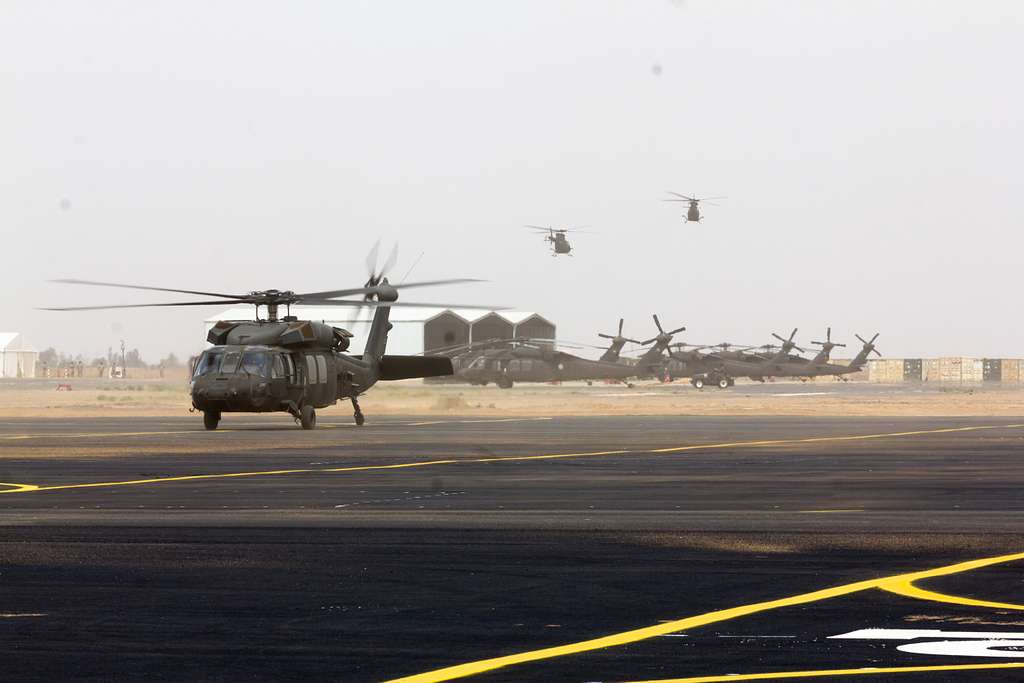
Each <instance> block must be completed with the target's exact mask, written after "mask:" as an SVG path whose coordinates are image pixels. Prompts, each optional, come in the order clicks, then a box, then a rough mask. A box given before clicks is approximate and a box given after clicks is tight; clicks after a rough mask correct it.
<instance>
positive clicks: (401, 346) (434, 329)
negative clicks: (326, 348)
mask: <svg viewBox="0 0 1024 683" xmlns="http://www.w3.org/2000/svg"><path fill="white" fill-rule="evenodd" d="M252 312H253V309H252V308H251V307H249V308H230V309H228V310H226V311H221V312H220V313H218V314H217V315H216V316H213V317H210V318H207V319H206V321H205V323H206V332H207V333H208V332H209V331H210V328H211V327H213V325H214V324H215V323H216V322H217V321H218V320H252ZM281 312H282V314H283V312H284V311H283V310H282V311H281ZM291 315H293V316H295V317H297V318H298V319H299V320H316V321H319V322H324V323H326V324H328V325H331V326H333V327H340V328H343V329H346V330H348V331H349V332H351V333H352V334H353V335H355V336H354V337H353V339H352V345H351V347H350V348H349V351H351V352H352V353H362V350H363V345H364V344H365V343H366V335H367V334H368V333H369V331H370V321H371V320H372V319H373V309H371V308H369V307H365V308H362V309H360V308H356V307H352V308H348V307H344V308H343V307H338V306H292V307H291ZM390 320H391V325H392V327H391V332H389V333H388V353H394V354H405V355H411V354H416V353H423V352H424V351H425V350H427V348H428V347H429V348H432V349H434V348H439V347H442V346H447V345H451V344H459V343H464V342H467V341H474V340H475V341H480V340H481V339H491V338H494V337H503V338H508V337H512V336H515V335H517V334H520V333H522V334H530V335H531V336H536V337H546V338H553V337H554V336H555V325H554V323H552V322H550V321H549V320H547V319H546V318H544V317H542V316H540V315H538V314H536V313H533V312H530V311H484V310H477V309H465V308H401V307H397V308H393V309H392V310H391V316H390ZM474 330H476V331H478V332H479V333H480V334H479V335H476V336H474ZM538 332H541V333H538ZM428 340H429V341H428Z"/></svg>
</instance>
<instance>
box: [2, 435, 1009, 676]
mask: <svg viewBox="0 0 1024 683" xmlns="http://www.w3.org/2000/svg"><path fill="white" fill-rule="evenodd" d="M222 424H223V427H224V428H225V429H224V430H222V431H218V432H215V433H209V432H205V431H203V430H202V429H201V424H200V422H199V420H198V419H173V418H171V419H168V418H162V419H153V418H139V419H88V420H60V421H50V420H13V421H12V420H6V421H0V482H6V484H5V485H0V489H8V490H12V491H14V490H15V489H16V488H19V487H20V488H21V490H20V491H14V492H11V493H0V524H2V526H0V646H2V648H3V651H4V653H5V662H4V666H3V669H2V674H0V678H2V679H4V680H19V679H32V680H57V679H68V678H74V679H91V680H139V679H157V680H174V681H195V680H210V681H221V680H223V681H235V680H247V681H249V680H261V681H262V680H267V681H270V680H345V681H347V680H355V681H363V680H383V679H388V678H393V677H397V676H402V675H411V674H415V673H419V672H423V671H428V670H431V669H434V668H438V667H443V666H449V665H453V664H459V663H463V662H470V661H475V660H479V659H485V658H490V657H494V656H498V655H504V654H512V653H519V652H524V651H529V650H534V649H538V648H542V647H548V646H553V645H561V644H566V643H574V642H578V641H582V640H585V639H588V638H593V637H599V636H605V635H609V634H614V633H618V632H622V631H625V630H629V629H634V628H639V627H644V626H650V625H655V624H658V623H660V622H662V621H665V620H674V619H679V618H682V617H688V616H693V615H699V614H703V613H706V612H710V611H714V610H719V609H723V608H728V607H735V606H741V605H747V604H750V603H754V602H758V601H762V600H770V599H778V598H786V597H789V596H793V595H797V594H801V593H806V592H809V591H813V590H818V589H821V588H826V587H830V586H837V585H842V584H847V583H850V582H854V581H859V580H863V579H870V578H878V577H885V576H891V575H895V574H899V573H902V572H909V571H919V570H926V569H932V568H935V567H940V566H943V565H949V564H954V563H957V562H962V561H966V560H974V559H979V558H985V557H991V556H996V555H1003V554H1008V553H1015V552H1024V524H1022V522H1024V495H1022V493H1021V492H1022V487H1024V464H1022V454H1024V428H1022V427H1010V426H1007V425H1016V424H1024V418H1022V419H1019V420H1014V419H1006V418H990V419H982V418H941V419H940V418H935V419H929V418H912V419H906V418H888V419H866V418H848V419H843V418H829V419H824V418H813V419H812V418H723V417H716V418H704V417H635V418H610V417H599V418H598V417H595V418H557V419H553V420H515V421H493V420H486V421H482V420H472V419H467V420H459V419H457V418H455V419H438V418H436V417H423V418H417V417H409V418H373V419H372V421H371V423H370V424H368V425H367V426H366V427H364V428H361V429H356V428H354V427H351V426H350V425H349V424H348V422H347V421H346V420H343V419H337V420H336V421H335V422H330V423H322V426H323V427H324V428H323V429H318V430H316V431H313V432H303V431H301V430H299V429H297V428H295V427H294V426H293V424H292V423H291V421H290V420H288V419H286V418H280V417H266V418H262V417H256V416H242V417H233V416H229V417H228V418H226V419H225V421H224V422H223V423H222ZM979 427H982V428H983V429H977V428H979ZM951 428H968V430H967V431H946V432H936V430H946V429H951ZM907 432H924V433H917V434H906V433H907ZM894 433H900V434H903V435H901V436H878V437H877V438H875V437H876V435H887V434H889V435H891V434H894ZM854 436H856V437H864V436H872V437H873V438H857V439H847V438H845V437H854ZM803 439H819V440H816V441H801V440H803ZM755 441H756V442H761V443H758V444H756V445H754V444H751V443H749V442H755ZM765 441H769V442H770V441H777V443H763V442H765ZM691 446H699V448H694V449H690V450H675V451H668V452H656V451H659V450H661V449H679V448H685V447H691ZM609 451H612V452H609ZM614 451H626V452H624V453H617V452H614ZM549 455H569V456H570V457H561V458H541V457H538V456H549ZM394 465H401V467H387V468H384V466H394ZM367 467H368V468H377V469H356V470H353V469H346V468H367ZM339 469H340V470H341V471H328V470H339ZM295 470H297V471H295ZM283 471H284V472H283ZM239 474H243V475H245V476H214V477H209V475H239ZM196 475H200V476H202V477H205V478H188V479H181V477H195V476H196ZM154 479H156V480H158V481H148V482H146V483H128V484H126V483H124V482H139V480H154ZM85 484H88V486H83V485H85ZM31 487H40V488H39V489H37V490H31ZM48 487H53V488H48ZM61 487H67V488H61ZM1022 568H1024V561H1016V562H1010V563H1005V564H1000V565H995V566H991V567H986V568H980V569H976V570H974V571H971V572H967V573H961V574H956V575H952V576H946V577H940V578H934V579H928V580H926V581H923V582H921V584H920V585H921V586H923V587H926V588H928V589H929V590H932V591H939V592H942V593H950V594H954V595H957V596H970V597H973V598H976V599H981V600H988V601H998V602H1006V603H1024V583H1022V574H1021V569H1022ZM864 628H888V629H896V628H898V629H933V630H934V629H938V630H943V631H951V630H955V631H1000V632H1017V633H1021V634H1022V635H1021V639H1022V640H1024V612H1019V611H1014V610H1011V609H993V608H991V607H979V606H973V605H963V604H950V603H941V602H935V601H931V600H919V599H912V598H909V597H905V596H898V595H893V594H890V593H883V592H881V591H878V590H871V591H865V592H860V593H854V594H851V595H846V596H842V597H836V598H832V599H829V600H826V601H821V602H814V603H810V604H803V605H795V606H787V607H782V608H780V609H775V610H772V611H769V612H762V613H759V614H754V615H748V616H743V617H739V618H735V619H730V620H727V621H721V622H718V623H714V624H711V625H708V626H703V627H700V628H694V629H690V630H683V631H680V632H678V633H674V634H669V635H664V636H659V637H654V638H650V639H646V640H642V641H640V642H635V643H631V644H628V645H621V646H618V647H608V648H603V649H599V650H595V651H590V652H585V653H581V654H572V655H567V656H563V657H557V658H552V659H546V660H543V661H539V662H533V663H526V664H518V665H516V666H511V667H508V668H504V669H499V670H497V671H493V672H491V673H485V674H481V675H477V676H473V677H471V678H469V679H467V680H482V681H533V680H537V681H548V680H552V681H624V680H647V679H656V678H672V677H685V676H698V675H714V674H727V673H735V672H742V673H752V672H767V671H801V670H814V669H840V668H848V667H849V668H855V667H865V666H875V667H878V666H941V665H951V664H978V663H998V662H1010V661H1017V660H1014V659H1008V658H991V657H971V656H963V655H960V656H951V655H922V654H912V653H907V652H904V651H899V650H897V649H896V647H897V646H898V645H901V644H903V643H902V641H888V640H828V637H829V636H834V635H839V634H842V633H846V632H849V631H853V630H856V629H864ZM1020 660H1021V661H1024V653H1022V654H1021V656H1020ZM847 679H848V677H845V676H839V677H836V678H831V679H825V680H847ZM855 679H856V680H862V679H863V680H901V681H903V680H906V681H919V680H920V681H925V680H927V681H934V680H970V681H973V680H985V681H990V680H991V681H995V680H1021V679H1024V670H1019V671H1014V670H1003V671H988V672H982V671H966V672H958V673H950V672H936V671H929V672H923V673H917V674H912V673H904V674H899V675H895V674H893V675H884V676H868V677H864V676H857V677H855Z"/></svg>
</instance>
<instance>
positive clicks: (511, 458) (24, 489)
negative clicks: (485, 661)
mask: <svg viewBox="0 0 1024 683" xmlns="http://www.w3.org/2000/svg"><path fill="white" fill-rule="evenodd" d="M1021 427H1024V424H1009V425H978V426H974V427H954V428H942V429H933V430H919V431H913V432H890V433H882V434H866V435H855V436H821V437H812V438H800V439H775V440H772V441H733V442H729V443H718V444H694V445H690V446H677V447H674V448H656V449H646V450H629V449H619V450H609V451H588V452H581V453H549V454H543V455H505V456H493V457H487V458H457V459H446V460H427V461H420V462H405V463H392V464H387V465H357V466H352V467H334V468H326V469H291V470H262V471H256V472H229V473H220V474H189V475H183V476H176V477H154V478H152V479H132V480H128V481H98V482H88V483H83V484H61V485H54V486H44V485H41V484H39V485H37V484H11V485H10V486H12V487H16V488H10V489H0V495H3V494H6V493H28V492H32V491H58V490H66V489H81V488H100V487H106V486H137V485H143V484H160V483H167V482H178V481H194V480H201V479H224V478H229V477H266V476H279V475H285V474H314V473H323V472H366V471H373V470H394V469H405V468H412V467H430V466H438V465H455V464H465V463H491V462H517V461H529V460H558V459H565V458H589V457H599V456H609V455H652V454H653V455H662V454H665V453H682V452H684V451H699V450H712V449H721V448H756V447H761V446H765V445H775V446H786V445H801V444H806V443H828V442H837V441H851V440H857V439H883V438H887V437H889V438H900V437H908V436H924V435H931V434H946V433H950V432H972V431H980V430H985V429H1016V428H1021ZM176 433H177V432H176Z"/></svg>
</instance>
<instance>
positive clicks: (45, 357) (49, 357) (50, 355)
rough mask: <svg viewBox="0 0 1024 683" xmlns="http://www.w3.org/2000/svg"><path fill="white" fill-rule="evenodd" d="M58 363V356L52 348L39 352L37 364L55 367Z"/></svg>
mask: <svg viewBox="0 0 1024 683" xmlns="http://www.w3.org/2000/svg"><path fill="white" fill-rule="evenodd" d="M59 361H60V354H58V353H57V349H55V348H53V347H52V346H51V347H50V348H48V349H45V350H43V351H40V352H39V362H40V363H46V364H47V365H56V364H57V363H58V362H59Z"/></svg>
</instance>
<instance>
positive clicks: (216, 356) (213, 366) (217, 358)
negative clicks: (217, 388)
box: [192, 349, 224, 377]
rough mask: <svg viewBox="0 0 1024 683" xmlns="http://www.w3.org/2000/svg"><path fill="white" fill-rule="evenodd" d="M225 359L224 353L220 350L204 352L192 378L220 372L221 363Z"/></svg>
mask: <svg viewBox="0 0 1024 683" xmlns="http://www.w3.org/2000/svg"><path fill="white" fill-rule="evenodd" d="M223 358H224V352H223V351H222V350H220V349H214V350H211V351H204V352H203V355H202V356H200V357H199V362H198V363H196V370H195V372H194V373H193V374H192V376H193V377H200V376H202V375H210V374H214V373H217V372H220V362H221V360H222V359H223Z"/></svg>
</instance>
